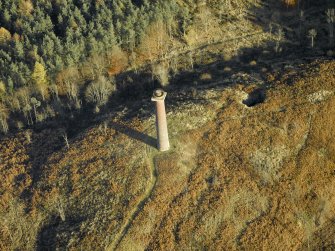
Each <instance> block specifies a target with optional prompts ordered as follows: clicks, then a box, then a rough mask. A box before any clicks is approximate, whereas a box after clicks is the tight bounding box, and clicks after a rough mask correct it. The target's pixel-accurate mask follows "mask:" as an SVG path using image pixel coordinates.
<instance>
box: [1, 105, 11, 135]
mask: <svg viewBox="0 0 335 251" xmlns="http://www.w3.org/2000/svg"><path fill="white" fill-rule="evenodd" d="M8 116H9V111H8V109H7V108H6V107H5V106H4V105H2V104H0V126H1V128H0V129H1V131H2V132H3V133H5V134H6V133H7V132H8V129H9V128H8V123H7V120H8Z"/></svg>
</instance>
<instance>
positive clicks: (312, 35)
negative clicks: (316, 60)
mask: <svg viewBox="0 0 335 251" xmlns="http://www.w3.org/2000/svg"><path fill="white" fill-rule="evenodd" d="M317 34H318V32H317V31H316V29H311V30H309V32H308V36H309V37H310V38H311V47H312V48H314V40H315V37H316V35H317Z"/></svg>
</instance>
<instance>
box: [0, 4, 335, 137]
mask: <svg viewBox="0 0 335 251" xmlns="http://www.w3.org/2000/svg"><path fill="white" fill-rule="evenodd" d="M304 2H308V1H304ZM260 4H263V3H262V2H261V1H252V0H243V1H227V0H210V1H207V2H206V1H192V0H187V1H178V0H172V1H164V0H159V1H150V0H138V1H132V0H115V1H104V0H95V1H78V0H66V1H59V0H44V1H34V0H14V1H12V0H3V1H1V3H0V129H1V131H2V132H3V133H7V132H8V131H9V130H10V129H20V128H23V127H25V126H31V125H33V124H35V123H39V122H42V121H44V120H47V119H50V118H53V117H56V116H62V117H65V118H66V117H68V116H69V115H68V114H69V111H70V112H71V113H72V111H78V110H80V109H81V108H82V107H83V106H85V105H86V104H89V105H91V106H92V107H93V110H94V111H95V112H99V111H100V108H101V107H102V106H103V105H105V104H106V103H107V102H108V100H109V97H110V96H111V95H112V94H113V93H114V92H115V91H116V90H117V87H118V86H119V85H120V83H117V82H116V81H115V76H117V75H118V74H119V73H122V72H125V71H129V70H133V71H138V70H139V69H140V68H141V67H143V66H144V65H150V66H151V67H150V69H151V72H152V74H153V75H155V76H156V78H157V79H158V80H159V82H160V83H161V84H162V85H165V84H167V82H168V78H169V73H170V71H171V70H173V71H174V72H177V71H178V67H179V66H178V62H171V61H172V60H170V59H171V55H173V53H174V52H175V51H178V50H181V49H185V48H187V49H189V50H192V48H193V47H195V46H197V45H201V44H210V43H211V42H214V41H215V40H217V38H216V37H215V35H216V34H219V36H221V37H222V36H223V35H222V34H223V33H222V30H220V26H222V25H223V24H225V23H232V22H236V20H239V19H241V18H244V16H245V13H247V9H248V8H250V7H251V6H255V5H260ZM300 4H301V3H300V1H292V0H285V1H283V5H284V6H286V8H290V7H292V6H295V5H300ZM329 20H330V21H329V22H330V23H331V24H332V25H331V26H330V27H332V28H333V23H334V12H330V13H329ZM213 27H214V28H213ZM218 31H219V32H218ZM241 32H242V33H243V31H242V30H241ZM332 32H333V31H332ZM278 37H279V40H281V38H282V36H281V35H280V36H278ZM219 39H220V38H219ZM277 40H278V39H277ZM277 44H278V42H277ZM190 57H191V59H190V61H191V62H190V64H191V65H192V66H193V62H192V60H193V59H192V55H191V56H190ZM160 61H164V62H165V63H164V64H160V65H158V66H157V64H156V63H157V62H160Z"/></svg>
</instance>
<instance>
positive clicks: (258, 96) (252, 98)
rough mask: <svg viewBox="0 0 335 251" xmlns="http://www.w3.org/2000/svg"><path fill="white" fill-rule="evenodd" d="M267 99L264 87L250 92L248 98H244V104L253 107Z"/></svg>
mask: <svg viewBox="0 0 335 251" xmlns="http://www.w3.org/2000/svg"><path fill="white" fill-rule="evenodd" d="M265 99H266V91H265V89H263V88H259V89H256V90H254V91H252V92H251V93H249V95H248V98H247V99H245V100H243V104H245V105H246V106H248V107H253V106H255V105H258V104H261V103H263V102H264V101H265Z"/></svg>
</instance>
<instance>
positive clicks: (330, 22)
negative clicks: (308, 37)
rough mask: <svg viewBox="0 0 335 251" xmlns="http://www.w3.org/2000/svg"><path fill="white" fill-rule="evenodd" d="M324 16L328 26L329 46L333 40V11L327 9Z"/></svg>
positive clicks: (334, 16)
mask: <svg viewBox="0 0 335 251" xmlns="http://www.w3.org/2000/svg"><path fill="white" fill-rule="evenodd" d="M326 15H327V22H328V26H329V44H330V45H331V44H332V43H333V39H334V22H335V9H328V10H327V11H326Z"/></svg>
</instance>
